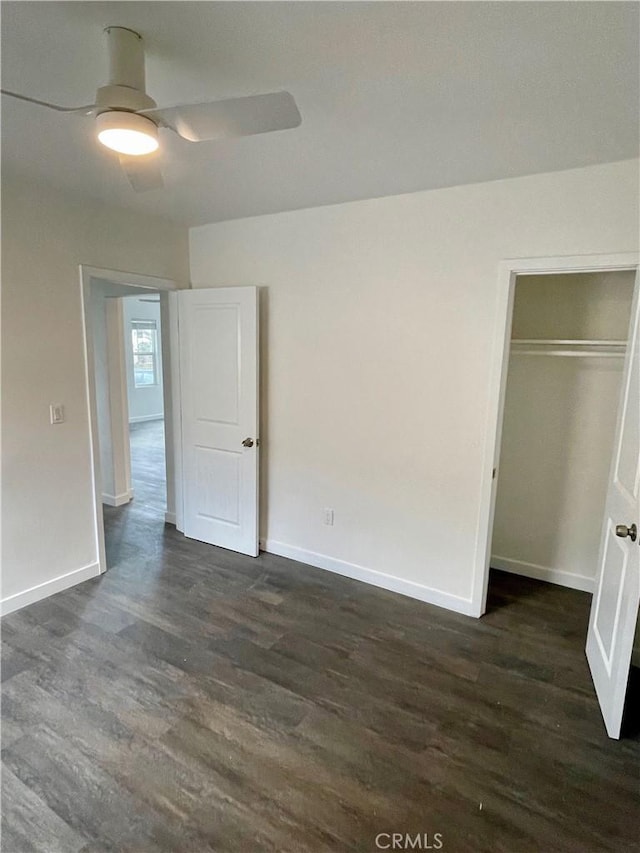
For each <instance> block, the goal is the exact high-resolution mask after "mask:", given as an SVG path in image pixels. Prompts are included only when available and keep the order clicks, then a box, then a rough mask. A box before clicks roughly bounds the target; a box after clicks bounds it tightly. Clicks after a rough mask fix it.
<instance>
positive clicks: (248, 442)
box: [242, 438, 253, 447]
mask: <svg viewBox="0 0 640 853" xmlns="http://www.w3.org/2000/svg"><path fill="white" fill-rule="evenodd" d="M242 446H243V447H253V439H252V438H245V440H244V441H243V442H242Z"/></svg>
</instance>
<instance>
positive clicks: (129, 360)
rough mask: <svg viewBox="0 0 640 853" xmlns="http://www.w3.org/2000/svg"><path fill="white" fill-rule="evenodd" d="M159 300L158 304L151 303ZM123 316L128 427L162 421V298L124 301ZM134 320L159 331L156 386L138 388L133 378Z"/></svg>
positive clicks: (138, 298)
mask: <svg viewBox="0 0 640 853" xmlns="http://www.w3.org/2000/svg"><path fill="white" fill-rule="evenodd" d="M149 299H157V302H149ZM122 307H123V314H124V343H125V359H126V370H127V398H128V401H129V423H138V422H139V421H150V420H155V419H156V418H161V417H162V416H163V413H164V402H163V394H164V392H163V386H162V325H161V320H160V297H159V296H145V297H143V298H140V297H137V296H129V297H126V298H125V299H123V300H122ZM132 320H155V322H156V328H157V330H158V353H157V359H158V361H157V364H158V369H159V375H158V379H159V382H158V384H157V385H149V386H148V387H144V388H136V386H135V382H134V377H133V346H132V341H131V321H132Z"/></svg>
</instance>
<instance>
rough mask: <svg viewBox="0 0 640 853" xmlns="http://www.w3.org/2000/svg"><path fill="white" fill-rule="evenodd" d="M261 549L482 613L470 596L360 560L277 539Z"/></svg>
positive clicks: (470, 613) (438, 603) (467, 612)
mask: <svg viewBox="0 0 640 853" xmlns="http://www.w3.org/2000/svg"><path fill="white" fill-rule="evenodd" d="M260 548H261V550H263V551H266V552H267V553H269V554H275V555H277V556H278V557H288V558H289V559H290V560H297V561H298V562H299V563H306V564H307V565H308V566H313V567H314V568H316V569H325V570H326V571H328V572H334V573H335V574H337V575H343V576H344V577H347V578H353V580H357V581H363V582H364V583H368V584H371V585H372V586H378V587H381V588H382V589H386V590H389V591H390V592H397V593H400V595H406V596H408V597H409V598H417V599H418V600H419V601H424V602H426V603H427V604H435V605H436V606H438V607H444V608H446V609H447V610H454V611H455V612H456V613H464V614H465V615H466V616H477V615H479V614H477V613H475V612H474V610H473V602H472V601H471V599H470V598H460V597H459V596H457V595H451V594H450V593H448V592H441V591H440V590H438V589H433V588H432V587H429V586H423V585H422V584H419V583H415V582H414V581H408V580H404V579H403V578H398V577H395V576H394V575H387V574H385V573H384V572H378V571H375V570H374V569H367V568H366V567H365V566H359V565H357V564H356V563H347V562H346V561H345V560H337V559H335V558H334V557H327V556H326V555H325V554H317V553H316V552H315V551H307V550H305V549H304V548H298V547H296V546H295V545H286V544H285V543H284V542H276V541H275V540H273V539H266V540H260Z"/></svg>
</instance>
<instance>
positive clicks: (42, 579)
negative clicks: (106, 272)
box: [2, 175, 188, 611]
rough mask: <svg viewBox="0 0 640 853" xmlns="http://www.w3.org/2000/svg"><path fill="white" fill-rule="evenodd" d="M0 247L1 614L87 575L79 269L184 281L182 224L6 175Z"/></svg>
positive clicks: (88, 500) (89, 498) (90, 564)
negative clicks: (53, 418) (52, 421)
mask: <svg viewBox="0 0 640 853" xmlns="http://www.w3.org/2000/svg"><path fill="white" fill-rule="evenodd" d="M2 250H3V251H2V286H3V293H2V309H3V310H2V395H3V407H2V439H3V447H2V485H3V503H2V529H3V542H2V596H3V609H4V610H5V611H7V610H9V609H12V608H14V607H16V606H22V605H23V604H26V603H28V602H29V601H30V600H35V599H37V598H39V597H42V596H43V595H45V594H49V593H51V592H54V591H56V590H57V589H59V588H63V587H64V586H65V585H69V584H71V583H74V582H76V581H78V580H81V579H83V578H85V577H88V576H90V575H91V574H92V573H95V566H96V557H97V555H96V543H95V536H94V529H93V518H92V504H93V487H92V473H91V467H90V455H89V447H90V445H89V420H88V410H87V406H88V404H87V395H86V386H85V364H84V354H83V342H82V341H83V338H82V308H81V296H80V284H79V272H78V265H79V264H81V263H84V264H88V265H91V266H96V267H103V268H109V269H120V270H126V271H128V272H138V273H144V274H148V275H157V276H164V277H168V278H173V279H176V280H177V281H178V282H180V283H181V284H185V283H186V281H187V277H188V257H187V242H186V232H185V231H184V230H183V229H182V228H180V227H178V226H176V225H173V224H171V223H167V222H165V221H163V220H160V219H154V218H151V217H143V216H140V215H138V214H134V213H131V212H127V211H124V210H119V209H112V208H109V207H106V206H105V205H103V204H100V203H99V202H96V203H93V202H86V201H82V202H80V201H78V200H75V199H71V198H68V197H66V196H64V195H62V194H60V193H58V192H56V191H53V190H48V189H44V188H41V187H38V186H36V185H32V184H28V183H26V182H23V181H19V180H17V179H15V178H11V177H9V176H5V175H3V185H2ZM51 402H56V403H62V404H63V405H64V406H65V412H66V422H65V423H64V424H61V425H58V426H50V425H49V403H51ZM36 587H40V588H39V589H35V588H36ZM12 597H13V598H12Z"/></svg>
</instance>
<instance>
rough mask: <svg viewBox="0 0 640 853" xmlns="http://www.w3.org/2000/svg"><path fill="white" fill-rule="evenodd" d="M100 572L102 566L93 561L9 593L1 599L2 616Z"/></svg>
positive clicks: (0, 609) (95, 575) (0, 610)
mask: <svg viewBox="0 0 640 853" xmlns="http://www.w3.org/2000/svg"><path fill="white" fill-rule="evenodd" d="M99 574H100V567H99V566H98V564H97V563H91V564H90V565H88V566H83V567H82V568H81V569H74V570H73V571H72V572H67V573H66V574H64V575H59V576H58V577H57V578H52V579H51V580H48V581H45V582H44V583H40V584H38V585H37V586H32V587H31V588H30V589H25V590H23V592H17V593H16V594H15V595H9V596H7V598H3V599H2V601H0V616H6V615H7V613H13V611H14V610H19V609H20V608H21V607H26V606H27V605H28V604H34V603H35V602H36V601H40V600H41V599H43V598H48V597H49V596H50V595H54V594H55V593H56V592H62V590H63V589H68V588H69V587H70V586H75V585H76V584H78V583H82V581H86V580H89V578H95V577H97V576H98V575H99Z"/></svg>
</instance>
